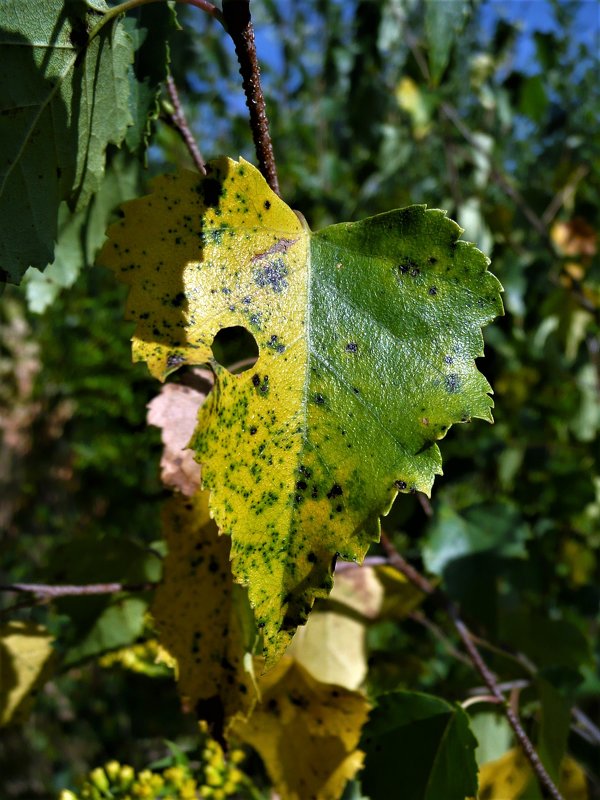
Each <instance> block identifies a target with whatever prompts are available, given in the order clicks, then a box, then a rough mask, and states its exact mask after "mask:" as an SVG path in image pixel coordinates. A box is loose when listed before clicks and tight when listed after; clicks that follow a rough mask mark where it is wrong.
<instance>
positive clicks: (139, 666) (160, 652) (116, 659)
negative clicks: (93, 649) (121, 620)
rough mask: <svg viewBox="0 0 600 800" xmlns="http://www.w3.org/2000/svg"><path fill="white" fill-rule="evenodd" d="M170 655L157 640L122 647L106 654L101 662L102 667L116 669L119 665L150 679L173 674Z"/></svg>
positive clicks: (99, 661)
mask: <svg viewBox="0 0 600 800" xmlns="http://www.w3.org/2000/svg"><path fill="white" fill-rule="evenodd" d="M171 661H172V659H169V657H168V654H167V653H166V651H165V650H164V648H162V647H161V646H160V644H159V643H158V641H157V640H156V639H148V640H146V641H145V642H139V643H138V644H133V645H130V646H129V647H122V648H121V649H120V650H114V651H113V652H111V653H106V654H105V655H103V656H102V657H101V658H100V659H99V660H98V663H99V664H100V666H101V667H106V668H107V667H114V666H115V665H119V666H121V667H124V668H125V669H129V670H131V671H132V672H138V673H141V674H142V675H148V676H149V677H150V678H153V677H162V676H165V675H169V674H171V670H172V667H173V664H172V663H170V662H171Z"/></svg>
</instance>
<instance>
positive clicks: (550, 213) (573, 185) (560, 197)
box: [542, 164, 590, 225]
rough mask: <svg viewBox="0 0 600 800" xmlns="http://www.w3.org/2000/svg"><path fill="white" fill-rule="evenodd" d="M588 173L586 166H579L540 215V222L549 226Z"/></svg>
mask: <svg viewBox="0 0 600 800" xmlns="http://www.w3.org/2000/svg"><path fill="white" fill-rule="evenodd" d="M589 171H590V168H589V167H588V166H585V165H583V164H580V165H579V166H578V167H577V169H576V170H575V172H574V173H573V175H572V176H571V178H570V179H569V180H568V181H567V183H566V184H565V185H564V186H563V187H562V189H560V190H559V191H558V192H557V193H556V194H555V195H554V197H553V198H552V200H551V201H550V203H549V204H548V207H547V208H546V210H545V211H544V213H543V214H542V222H543V223H544V225H549V224H550V223H551V222H552V220H553V219H554V217H555V216H556V215H557V214H558V212H559V211H560V209H561V208H562V206H564V205H565V204H566V203H568V202H569V201H570V199H571V198H572V197H573V195H574V194H575V192H576V190H577V186H578V184H579V183H580V182H581V181H582V180H583V179H584V178H585V176H586V175H587V174H588V172H589Z"/></svg>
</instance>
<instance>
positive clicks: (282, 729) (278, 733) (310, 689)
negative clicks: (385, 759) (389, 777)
mask: <svg viewBox="0 0 600 800" xmlns="http://www.w3.org/2000/svg"><path fill="white" fill-rule="evenodd" d="M259 686H260V690H261V695H262V702H261V703H260V704H259V705H257V706H256V707H255V709H254V712H253V713H252V715H251V716H250V718H249V719H248V721H247V722H244V723H236V724H235V725H234V729H233V732H234V733H235V735H236V736H238V737H239V738H240V739H242V740H243V741H245V742H247V743H248V744H250V745H251V746H252V747H254V748H255V750H257V751H258V752H259V754H260V756H261V758H262V759H263V761H264V763H265V766H266V768H267V771H268V773H269V776H270V778H271V780H272V781H273V784H274V787H275V790H276V791H277V792H278V794H279V795H280V797H281V800H308V798H312V800H338V798H339V797H340V796H341V794H342V791H343V789H344V786H345V784H346V782H347V781H348V780H350V778H352V777H353V776H354V775H355V774H356V773H357V771H358V770H359V769H360V767H361V766H362V761H363V753H362V752H360V751H359V750H357V749H356V747H357V744H358V740H359V738H360V732H361V729H362V726H363V725H364V723H365V721H366V718H367V713H368V711H369V704H368V702H367V700H366V699H365V698H364V697H363V695H361V694H360V693H358V692H351V691H348V690H347V689H343V688H341V687H337V686H335V685H331V684H324V683H321V682H319V681H317V680H315V679H314V678H312V677H311V676H310V675H309V674H308V673H307V672H306V670H304V669H303V668H302V667H301V666H300V665H299V664H298V663H296V662H295V661H294V660H293V659H291V658H290V657H288V656H284V657H283V658H282V659H281V660H280V661H279V663H278V664H276V666H275V667H273V669H271V670H270V671H269V672H267V673H266V674H264V675H263V676H262V677H261V678H260V682H259Z"/></svg>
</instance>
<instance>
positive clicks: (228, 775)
mask: <svg viewBox="0 0 600 800" xmlns="http://www.w3.org/2000/svg"><path fill="white" fill-rule="evenodd" d="M243 760H244V752H243V751H242V750H232V751H231V753H230V754H229V760H228V761H226V760H225V756H224V754H223V749H222V748H221V745H220V744H219V743H218V742H216V741H215V740H214V739H207V740H206V742H205V744H204V750H203V751H202V766H203V769H204V786H202V787H201V788H200V797H205V798H210V800H225V798H227V797H231V796H232V795H234V794H236V793H238V792H240V791H241V789H242V788H243V787H244V785H248V778H247V777H246V775H244V773H243V772H242V771H241V770H240V769H238V767H237V765H238V764H239V763H240V762H241V761H243Z"/></svg>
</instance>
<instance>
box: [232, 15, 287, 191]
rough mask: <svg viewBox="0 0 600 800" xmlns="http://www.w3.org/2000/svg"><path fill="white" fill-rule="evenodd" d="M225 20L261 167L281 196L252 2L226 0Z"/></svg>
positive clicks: (269, 182) (272, 186)
mask: <svg viewBox="0 0 600 800" xmlns="http://www.w3.org/2000/svg"><path fill="white" fill-rule="evenodd" d="M223 18H224V20H225V27H226V29H227V32H228V33H229V35H230V36H231V38H232V40H233V44H234V45H235V52H236V55H237V57H238V62H239V65H240V75H241V76H242V85H243V87H244V92H245V95H246V105H247V106H248V111H249V112H250V128H251V130H252V137H253V139H254V147H255V148H256V157H257V158H258V165H259V168H260V171H261V172H262V174H263V175H264V177H265V180H266V181H267V183H268V184H269V186H270V187H271V189H272V190H273V191H274V192H275V194H280V192H279V180H278V178H277V167H276V165H275V155H274V153H273V143H272V141H271V135H270V133H269V120H268V119H267V111H266V106H265V98H264V95H263V91H262V87H261V84H260V68H259V66H258V59H257V56H256V44H255V41H254V28H253V27H252V18H251V16H250V0H223Z"/></svg>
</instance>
